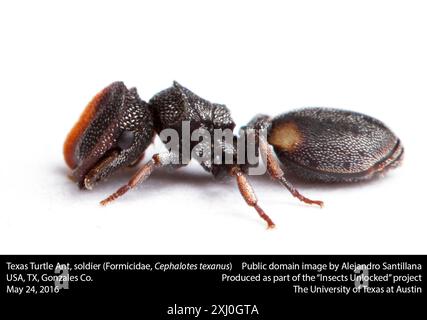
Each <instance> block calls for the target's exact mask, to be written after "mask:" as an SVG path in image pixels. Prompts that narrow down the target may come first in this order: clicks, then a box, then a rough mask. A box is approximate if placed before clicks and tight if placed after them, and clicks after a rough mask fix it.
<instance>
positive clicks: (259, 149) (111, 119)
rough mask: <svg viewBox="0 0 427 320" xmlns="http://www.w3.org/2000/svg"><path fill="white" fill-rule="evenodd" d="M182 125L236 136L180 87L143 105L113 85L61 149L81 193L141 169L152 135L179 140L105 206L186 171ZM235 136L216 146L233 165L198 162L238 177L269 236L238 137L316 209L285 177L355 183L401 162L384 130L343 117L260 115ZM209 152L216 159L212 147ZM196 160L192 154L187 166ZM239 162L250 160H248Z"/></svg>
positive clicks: (310, 111)
mask: <svg viewBox="0 0 427 320" xmlns="http://www.w3.org/2000/svg"><path fill="white" fill-rule="evenodd" d="M184 122H187V123H188V124H189V126H190V130H191V132H194V130H201V129H202V130H205V131H206V132H208V134H210V135H211V136H212V137H213V136H214V130H216V129H221V130H227V129H228V130H231V131H233V130H234V128H235V123H234V122H233V120H232V118H231V114H230V111H229V110H228V108H227V107H226V106H225V105H222V104H217V103H211V102H209V101H207V100H205V99H203V98H201V97H199V96H198V95H196V94H195V93H193V92H192V91H190V90H189V89H187V88H185V87H184V86H182V85H180V84H179V83H177V82H174V83H173V85H172V86H171V87H170V88H168V89H165V90H163V91H161V92H159V93H158V94H156V95H155V96H154V97H153V98H151V100H149V102H148V103H147V102H145V101H143V100H141V99H140V97H139V96H138V93H137V90H136V89H135V88H131V89H127V87H126V86H125V85H124V83H123V82H114V83H112V84H111V85H109V86H108V87H106V88H105V89H103V90H102V91H101V92H99V93H98V94H97V95H96V96H95V97H94V98H93V99H92V100H91V101H90V102H89V104H88V105H87V107H86V108H85V109H84V111H83V113H82V115H81V116H80V119H79V120H78V122H77V123H76V124H75V125H74V127H73V128H72V130H71V131H70V133H69V134H68V136H67V138H66V140H65V143H64V157H65V162H66V163H67V165H68V166H69V167H70V168H71V169H72V178H73V179H74V180H75V181H76V182H77V183H78V185H79V187H80V188H82V189H89V190H90V189H92V188H93V187H94V186H95V184H96V183H98V182H99V181H101V180H104V179H105V178H107V177H109V176H110V175H112V174H113V173H114V172H116V171H117V170H118V169H120V168H123V167H127V166H134V165H136V164H138V163H139V161H141V160H142V158H143V155H144V151H145V150H146V148H147V147H148V146H149V145H150V144H151V143H152V142H153V139H154V137H155V135H156V134H160V133H161V132H162V130H165V129H173V130H175V131H176V132H177V134H178V136H179V139H178V142H176V144H177V145H176V147H177V148H175V149H174V150H175V151H174V150H171V151H169V152H165V153H156V154H155V155H153V157H152V158H151V160H149V161H148V162H147V163H145V164H144V165H143V166H142V167H141V168H139V169H138V170H137V172H136V173H135V174H134V175H133V176H132V177H131V179H130V180H129V182H128V183H127V184H125V185H123V186H122V187H120V188H119V189H118V190H117V191H116V192H115V193H113V194H112V195H110V196H109V197H107V198H106V199H104V200H102V201H101V204H102V205H106V204H108V203H110V202H112V201H114V200H115V199H117V198H119V197H120V196H122V195H124V194H125V193H126V192H127V191H129V190H130V189H133V188H135V187H136V186H137V185H139V184H141V183H142V182H144V181H145V180H146V179H147V178H148V177H149V176H150V175H151V174H152V173H153V171H154V170H155V169H158V168H161V167H166V166H169V167H173V168H179V167H182V166H185V165H186V164H187V163H186V162H185V161H183V160H184V159H183V158H184V157H183V152H182V150H183V149H182V147H183V145H182V137H183V129H182V128H183V126H182V124H183V123H184ZM261 132H264V133H265V134H261ZM240 133H241V134H240V135H239V136H237V135H233V137H232V141H231V142H224V141H220V143H219V145H220V149H221V153H222V154H220V158H225V157H227V156H228V157H231V159H232V161H231V162H230V161H229V162H228V163H227V162H226V163H223V162H220V163H218V162H217V161H214V160H215V159H213V158H212V157H211V159H208V160H203V161H202V160H199V159H198V161H199V162H200V164H201V165H202V167H203V168H204V169H205V170H206V171H208V172H210V173H211V174H212V175H213V176H214V177H215V178H217V179H221V178H223V177H225V176H231V177H235V179H236V180H237V185H238V188H239V190H240V193H241V194H242V196H243V198H244V199H245V201H246V203H247V204H248V205H249V206H251V207H253V208H254V209H255V210H256V211H257V212H258V214H259V216H260V217H261V218H262V219H264V220H265V221H266V223H267V226H268V228H274V226H275V224H274V223H273V221H272V220H271V219H270V217H269V216H268V215H267V214H266V213H265V212H264V210H263V209H262V208H261V207H260V206H259V205H258V200H257V197H256V195H255V192H254V190H253V188H252V186H251V184H250V182H249V180H248V170H250V168H251V167H252V166H253V165H251V164H250V163H249V161H243V163H242V162H241V161H240V162H239V161H237V160H238V152H237V146H238V141H239V137H241V136H245V137H248V138H249V137H252V138H253V141H254V143H255V150H256V154H257V155H258V154H259V153H261V155H262V157H263V159H264V162H265V164H266V169H267V172H268V174H269V175H270V176H271V178H272V179H273V180H277V181H278V182H279V183H281V184H282V185H283V186H284V187H285V188H286V189H288V190H289V191H290V193H291V194H292V195H293V196H294V197H296V198H298V199H299V200H300V201H302V202H305V203H308V204H314V205H318V206H320V207H322V206H323V202H322V201H319V200H311V199H309V198H307V197H305V196H303V195H302V194H301V193H300V192H299V191H298V190H297V189H296V188H295V187H294V186H293V185H292V184H291V183H290V182H289V181H288V179H287V178H286V176H285V173H284V172H291V173H293V174H294V175H296V176H297V177H300V178H302V179H304V180H309V181H314V180H315V181H322V182H356V181H361V180H366V179H370V178H372V177H373V176H375V175H377V174H378V173H380V172H383V171H384V170H385V169H388V168H391V167H395V166H397V165H398V164H399V163H400V162H401V160H402V158H403V146H402V144H401V142H400V140H399V139H398V138H397V137H396V136H395V135H394V133H393V132H392V131H391V130H390V129H388V128H387V127H386V126H385V125H384V124H383V123H382V122H380V121H379V120H376V119H374V118H372V117H370V116H367V115H364V114H360V113H356V112H352V111H346V110H340V109H330V108H303V109H299V110H295V111H291V112H288V113H284V114H282V115H279V116H277V117H275V118H270V117H269V116H266V115H258V116H256V117H255V118H253V119H252V120H251V121H250V122H249V123H248V124H247V125H246V126H245V127H242V128H241V131H240ZM199 146H200V144H198V143H197V141H192V142H190V149H191V150H192V151H196V153H198V152H199V151H200V150H198V149H197V148H198V147H199ZM206 147H207V149H208V151H213V150H212V149H213V148H214V146H213V144H212V145H208V146H206V145H205V148H206ZM209 149H211V150H209ZM176 150H178V151H176ZM194 154H195V153H191V158H194ZM211 156H212V153H211ZM244 156H245V160H247V154H245V155H244Z"/></svg>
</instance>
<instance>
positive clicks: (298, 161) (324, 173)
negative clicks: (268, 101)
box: [268, 108, 403, 182]
mask: <svg viewBox="0 0 427 320" xmlns="http://www.w3.org/2000/svg"><path fill="white" fill-rule="evenodd" d="M268 142H269V143H270V144H271V145H272V146H273V147H274V151H275V153H276V155H277V157H278V158H279V159H280V161H281V162H282V164H283V166H284V167H285V169H286V171H287V172H289V173H292V174H294V175H296V176H298V177H300V178H302V179H305V180H318V181H325V182H340V181H345V182H354V181H360V180H364V179H369V178H371V177H372V176H374V175H375V174H376V173H378V172H381V171H383V170H384V169H386V168H388V167H390V166H394V165H397V164H398V163H399V162H400V160H401V159H402V155H403V147H402V145H401V143H400V140H399V139H398V138H397V137H396V136H395V135H394V133H393V132H392V131H391V130H390V129H388V128H387V127H386V126H385V125H384V124H383V123H382V122H381V121H379V120H377V119H374V118H372V117H369V116H367V115H364V114H360V113H356V112H351V111H345V110H339V109H327V108H305V109H300V110H296V111H294V112H289V113H285V114H283V115H280V116H278V117H276V118H274V119H273V120H272V122H271V125H270V127H269V130H268Z"/></svg>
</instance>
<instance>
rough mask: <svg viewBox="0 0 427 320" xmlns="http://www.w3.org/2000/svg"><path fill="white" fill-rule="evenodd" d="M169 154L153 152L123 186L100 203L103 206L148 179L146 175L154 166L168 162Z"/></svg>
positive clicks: (149, 173)
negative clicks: (149, 158) (148, 159)
mask: <svg viewBox="0 0 427 320" xmlns="http://www.w3.org/2000/svg"><path fill="white" fill-rule="evenodd" d="M168 159H169V154H158V153H157V154H155V155H153V157H152V158H151V160H150V161H148V162H147V163H146V164H144V165H143V166H142V167H141V168H140V169H139V170H138V171H137V172H136V173H135V174H134V175H133V176H132V178H131V179H130V180H129V182H128V183H127V184H125V185H123V186H121V187H120V188H119V189H118V190H117V191H116V192H114V193H113V194H112V195H110V196H109V197H107V198H106V199H104V200H102V201H101V202H100V203H101V205H103V206H105V205H107V204H109V203H110V202H112V201H114V200H116V199H117V198H119V197H121V196H122V195H124V194H125V193H126V192H128V191H129V190H130V189H133V188H135V187H136V186H137V185H139V184H141V183H142V182H144V181H145V180H147V179H148V177H149V176H150V175H151V174H152V173H153V171H154V170H155V169H156V168H159V167H163V166H165V165H167V164H168V163H169V161H168Z"/></svg>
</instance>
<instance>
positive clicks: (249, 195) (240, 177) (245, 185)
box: [231, 167, 276, 229]
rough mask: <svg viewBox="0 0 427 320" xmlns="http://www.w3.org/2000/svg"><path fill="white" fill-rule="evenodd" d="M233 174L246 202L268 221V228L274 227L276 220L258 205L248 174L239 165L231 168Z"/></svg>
mask: <svg viewBox="0 0 427 320" xmlns="http://www.w3.org/2000/svg"><path fill="white" fill-rule="evenodd" d="M231 175H232V176H235V177H236V180H237V186H238V187H239V191H240V193H241V194H242V196H243V198H244V199H245V201H246V203H247V204H248V205H249V206H251V207H254V208H255V210H256V211H257V212H258V214H259V216H260V217H261V218H262V219H264V220H265V221H266V222H267V228H268V229H272V228H274V227H275V226H276V225H275V224H274V222H273V221H272V220H271V219H270V217H269V216H268V215H267V214H266V213H265V212H264V210H262V209H261V207H260V206H259V205H258V199H257V197H256V195H255V192H254V190H253V188H252V186H251V184H250V182H249V180H248V179H247V177H246V175H245V174H244V173H243V172H242V171H241V170H240V168H238V167H233V168H232V169H231Z"/></svg>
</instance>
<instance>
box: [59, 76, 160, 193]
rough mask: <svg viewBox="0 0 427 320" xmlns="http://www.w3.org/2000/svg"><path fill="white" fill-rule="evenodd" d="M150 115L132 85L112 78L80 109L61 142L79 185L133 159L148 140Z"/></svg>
mask: <svg viewBox="0 0 427 320" xmlns="http://www.w3.org/2000/svg"><path fill="white" fill-rule="evenodd" d="M153 135H154V132H153V118H152V115H151V112H150V110H149V108H148V105H147V103H146V102H144V101H143V100H141V99H140V98H139V96H138V93H137V91H136V89H135V88H131V89H129V90H128V89H127V88H126V86H125V85H124V84H123V82H114V83H112V84H111V85H109V86H108V87H106V88H105V89H103V90H102V91H101V92H99V93H98V94H97V95H96V96H95V97H94V98H93V99H92V101H90V102H89V104H88V105H87V106H86V108H85V109H84V111H83V113H82V115H81V116H80V119H79V120H78V121H77V123H76V124H75V125H74V127H73V128H72V129H71V131H70V133H69V134H68V136H67V138H66V140H65V143H64V158H65V162H66V163H67V165H68V166H69V167H70V168H71V169H72V170H73V174H72V175H73V178H74V179H75V180H76V181H77V182H78V184H79V186H80V187H81V188H86V189H91V188H92V187H93V186H94V184H95V183H96V182H98V181H100V180H103V179H105V178H106V177H108V176H110V175H111V174H112V173H113V172H115V171H116V170H117V169H119V168H121V167H124V166H128V165H131V164H132V163H134V162H135V161H137V160H138V159H139V158H140V156H141V155H142V154H143V152H144V150H145V149H146V148H147V147H148V145H149V144H150V143H151V141H152V137H153Z"/></svg>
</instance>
